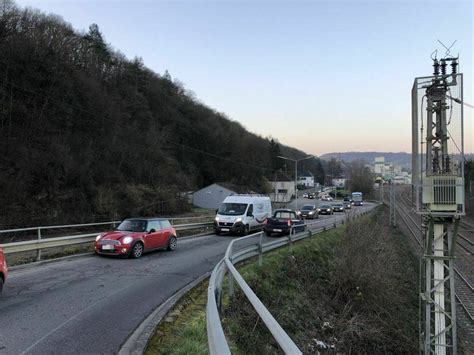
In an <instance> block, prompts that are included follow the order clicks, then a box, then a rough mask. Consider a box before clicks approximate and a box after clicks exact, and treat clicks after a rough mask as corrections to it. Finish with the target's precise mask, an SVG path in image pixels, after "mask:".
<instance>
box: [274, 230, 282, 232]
mask: <svg viewBox="0 0 474 355" xmlns="http://www.w3.org/2000/svg"><path fill="white" fill-rule="evenodd" d="M273 231H274V232H281V229H274V230H273Z"/></svg>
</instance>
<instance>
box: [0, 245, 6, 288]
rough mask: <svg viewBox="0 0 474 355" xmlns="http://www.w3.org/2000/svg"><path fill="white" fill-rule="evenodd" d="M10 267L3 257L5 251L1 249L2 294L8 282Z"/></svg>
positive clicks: (0, 276)
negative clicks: (4, 285)
mask: <svg viewBox="0 0 474 355" xmlns="http://www.w3.org/2000/svg"><path fill="white" fill-rule="evenodd" d="M7 274H8V267H7V262H6V260H5V255H3V249H2V248H0V292H2V290H3V284H4V283H5V281H7Z"/></svg>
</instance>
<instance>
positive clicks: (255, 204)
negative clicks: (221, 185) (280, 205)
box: [214, 195, 272, 235]
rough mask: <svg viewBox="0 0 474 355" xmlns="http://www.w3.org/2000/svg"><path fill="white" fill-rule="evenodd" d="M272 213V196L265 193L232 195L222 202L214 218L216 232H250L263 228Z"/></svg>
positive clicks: (243, 233)
mask: <svg viewBox="0 0 474 355" xmlns="http://www.w3.org/2000/svg"><path fill="white" fill-rule="evenodd" d="M271 215H272V204H271V202H270V197H268V196H264V195H230V196H227V197H226V198H225V199H224V201H223V202H222V205H221V207H220V208H219V210H218V211H217V214H216V218H215V220H214V232H215V233H216V234H217V235H219V234H221V233H238V234H242V235H246V234H248V232H249V231H251V230H255V229H262V228H263V226H264V225H265V220H266V219H267V218H269V217H271Z"/></svg>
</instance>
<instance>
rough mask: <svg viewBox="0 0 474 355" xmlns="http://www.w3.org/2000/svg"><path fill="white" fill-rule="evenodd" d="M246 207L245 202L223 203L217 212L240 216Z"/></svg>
mask: <svg viewBox="0 0 474 355" xmlns="http://www.w3.org/2000/svg"><path fill="white" fill-rule="evenodd" d="M246 209H247V204H246V203H223V204H222V205H221V208H219V211H218V212H217V213H219V214H221V215H227V216H240V215H243V214H244V213H245V210H246Z"/></svg>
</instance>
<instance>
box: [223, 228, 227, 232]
mask: <svg viewBox="0 0 474 355" xmlns="http://www.w3.org/2000/svg"><path fill="white" fill-rule="evenodd" d="M221 231H222V232H228V231H229V228H221Z"/></svg>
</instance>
